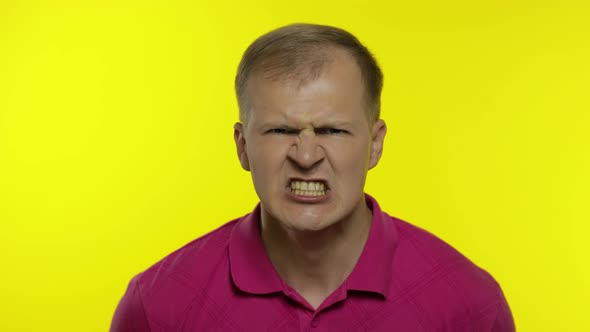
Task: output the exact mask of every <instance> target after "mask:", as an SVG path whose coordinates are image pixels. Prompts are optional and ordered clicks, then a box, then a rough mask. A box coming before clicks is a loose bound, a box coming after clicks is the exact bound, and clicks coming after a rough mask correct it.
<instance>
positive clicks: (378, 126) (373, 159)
mask: <svg viewBox="0 0 590 332" xmlns="http://www.w3.org/2000/svg"><path fill="white" fill-rule="evenodd" d="M386 133H387V126H386V125H385V121H383V120H381V119H379V120H377V122H375V124H373V128H372V130H371V156H370V159H369V169H371V168H373V167H375V166H377V163H378V162H379V160H380V159H381V154H382V153H383V142H384V141H385V134H386Z"/></svg>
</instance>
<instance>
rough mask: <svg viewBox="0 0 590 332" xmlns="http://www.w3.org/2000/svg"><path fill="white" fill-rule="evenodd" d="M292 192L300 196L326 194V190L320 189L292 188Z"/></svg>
mask: <svg viewBox="0 0 590 332" xmlns="http://www.w3.org/2000/svg"><path fill="white" fill-rule="evenodd" d="M291 192H293V193H295V195H298V196H323V195H325V194H326V192H325V191H319V190H297V189H295V190H291Z"/></svg>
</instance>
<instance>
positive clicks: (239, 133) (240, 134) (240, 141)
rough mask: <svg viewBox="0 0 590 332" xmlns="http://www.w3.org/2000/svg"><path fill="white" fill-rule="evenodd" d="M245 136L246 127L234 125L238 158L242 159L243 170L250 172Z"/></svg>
mask: <svg viewBox="0 0 590 332" xmlns="http://www.w3.org/2000/svg"><path fill="white" fill-rule="evenodd" d="M244 134H245V133H244V125H242V124H241V123H240V122H236V124H235V125H234V141H235V142H236V149H237V150H238V158H239V159H240V164H241V165H242V168H243V169H245V170H246V171H250V161H249V160H248V153H246V138H245V135H244Z"/></svg>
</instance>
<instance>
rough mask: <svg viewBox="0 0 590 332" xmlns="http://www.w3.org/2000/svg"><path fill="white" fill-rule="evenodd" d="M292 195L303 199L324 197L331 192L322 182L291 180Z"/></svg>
mask: <svg viewBox="0 0 590 332" xmlns="http://www.w3.org/2000/svg"><path fill="white" fill-rule="evenodd" d="M289 186H290V188H291V193H293V194H295V195H297V196H303V197H322V196H326V193H327V192H328V191H329V189H328V186H327V185H326V184H325V182H324V181H321V180H295V179H294V180H291V183H290V185H289Z"/></svg>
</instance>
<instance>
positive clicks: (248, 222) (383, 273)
mask: <svg viewBox="0 0 590 332" xmlns="http://www.w3.org/2000/svg"><path fill="white" fill-rule="evenodd" d="M365 200H366V202H367V206H368V207H369V208H370V209H371V210H372V211H373V219H372V222H371V229H370V231H369V236H368V238H367V242H366V244H365V247H364V248H363V252H362V253H361V256H360V257H359V260H358V262H357V264H356V265H355V267H354V269H353V271H352V273H351V274H350V275H349V276H348V278H347V279H346V280H345V282H344V285H343V287H345V288H346V289H347V290H356V291H368V292H375V293H379V294H381V295H383V296H385V297H386V296H387V294H388V293H389V286H390V283H391V273H392V263H393V255H394V251H395V248H396V245H397V240H398V234H397V231H396V229H395V225H394V223H393V222H391V220H389V217H388V216H387V215H386V214H385V213H383V212H382V211H381V208H380V207H379V205H378V204H377V201H376V200H375V199H374V198H373V197H371V196H369V195H367V194H365ZM229 261H230V273H231V277H232V280H233V282H234V284H235V285H236V286H237V287H238V288H239V289H240V290H242V291H244V292H247V293H252V294H270V293H275V292H282V291H284V290H285V289H286V285H285V283H284V282H283V280H282V279H281V278H280V276H279V275H278V273H277V272H276V270H275V269H274V266H273V265H272V263H271V261H270V259H269V258H268V255H267V254H266V251H265V249H264V244H263V242H262V238H261V236H260V204H258V205H257V206H256V208H255V209H254V211H252V213H250V214H248V215H246V216H245V217H243V218H242V219H240V220H239V221H238V223H237V225H236V227H235V228H234V230H233V232H232V234H231V238H230V242H229Z"/></svg>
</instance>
